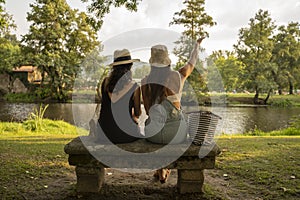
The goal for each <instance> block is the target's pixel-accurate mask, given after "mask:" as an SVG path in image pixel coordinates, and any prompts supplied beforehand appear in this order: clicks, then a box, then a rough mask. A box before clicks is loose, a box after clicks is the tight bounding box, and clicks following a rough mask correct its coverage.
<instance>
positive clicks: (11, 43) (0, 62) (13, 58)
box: [0, 0, 20, 73]
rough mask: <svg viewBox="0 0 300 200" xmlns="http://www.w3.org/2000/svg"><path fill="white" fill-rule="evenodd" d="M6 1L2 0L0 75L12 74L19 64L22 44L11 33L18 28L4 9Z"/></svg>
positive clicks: (0, 17)
mask: <svg viewBox="0 0 300 200" xmlns="http://www.w3.org/2000/svg"><path fill="white" fill-rule="evenodd" d="M4 3H5V1H4V0H0V73H3V72H5V73H10V72H11V70H12V69H13V68H14V67H15V66H16V65H17V64H18V62H19V58H20V46H19V45H20V44H19V42H18V41H17V38H16V36H15V35H12V34H11V31H12V30H13V29H15V28H16V25H15V24H14V21H13V19H12V16H11V15H9V14H8V13H7V12H6V10H5V9H4V7H3V6H4Z"/></svg>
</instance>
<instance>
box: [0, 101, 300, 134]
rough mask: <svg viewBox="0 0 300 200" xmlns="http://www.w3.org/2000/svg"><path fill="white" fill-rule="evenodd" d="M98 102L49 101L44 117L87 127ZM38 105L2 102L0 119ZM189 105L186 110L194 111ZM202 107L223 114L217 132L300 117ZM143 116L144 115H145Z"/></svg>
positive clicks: (283, 111)
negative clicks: (54, 102)
mask: <svg viewBox="0 0 300 200" xmlns="http://www.w3.org/2000/svg"><path fill="white" fill-rule="evenodd" d="M95 107H96V105H95V104H50V105H49V107H48V109H47V110H46V112H45V115H44V117H46V118H49V119H58V120H64V121H66V122H69V123H71V124H75V125H77V126H80V127H85V128H87V124H88V121H89V119H90V118H91V117H92V116H93V114H94V110H95ZM35 108H37V109H38V108H39V104H28V103H26V104H25V103H4V102H1V104H0V121H23V120H26V119H28V116H29V115H30V113H31V112H34V109H35ZM195 109H196V108H195V107H189V108H187V110H189V111H190V110H195ZM200 109H201V110H211V111H212V112H213V113H215V114H217V115H219V116H220V117H222V120H220V121H219V124H218V127H217V131H218V132H219V133H221V132H223V133H227V134H236V133H245V132H247V131H250V130H253V129H254V128H257V129H260V130H263V131H271V130H278V129H281V128H285V127H287V126H288V124H289V122H290V121H291V120H292V119H293V118H294V117H300V108H298V107H297V108H273V107H252V106H239V107H214V108H211V107H201V108H200ZM142 118H145V116H144V115H143V117H142Z"/></svg>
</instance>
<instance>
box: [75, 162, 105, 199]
mask: <svg viewBox="0 0 300 200" xmlns="http://www.w3.org/2000/svg"><path fill="white" fill-rule="evenodd" d="M75 170H76V176H77V185H76V189H77V192H79V193H84V192H99V191H100V189H101V187H102V184H103V182H104V168H101V167H78V166H76V169H75Z"/></svg>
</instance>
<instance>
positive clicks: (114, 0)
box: [81, 0, 142, 30]
mask: <svg viewBox="0 0 300 200" xmlns="http://www.w3.org/2000/svg"><path fill="white" fill-rule="evenodd" d="M81 1H82V2H88V3H89V6H88V11H89V12H90V13H93V14H94V15H95V17H91V16H89V21H90V23H91V24H92V25H93V26H94V28H96V29H97V30H99V29H100V28H101V26H102V24H103V18H104V16H105V15H106V14H108V13H109V12H110V8H111V7H112V6H114V7H121V6H125V7H126V8H127V9H128V10H130V11H137V6H138V4H139V2H141V1H142V0H81Z"/></svg>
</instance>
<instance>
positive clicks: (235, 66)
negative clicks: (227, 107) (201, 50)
mask: <svg viewBox="0 0 300 200" xmlns="http://www.w3.org/2000/svg"><path fill="white" fill-rule="evenodd" d="M209 59H210V62H209V63H210V65H209V66H208V69H211V68H212V67H215V68H216V69H217V72H215V73H219V75H220V76H221V77H222V80H223V85H224V87H225V89H226V91H233V90H237V89H241V85H242V79H241V78H240V77H241V76H242V74H243V73H244V68H245V66H244V64H243V63H242V62H241V61H239V60H238V59H237V58H236V56H235V55H234V53H233V52H229V51H225V52H224V51H214V52H213V53H212V55H210V56H209ZM209 76H216V75H214V74H213V73H211V74H210V75H209ZM210 79H212V78H210ZM216 84H218V83H216ZM219 84H220V83H219ZM218 87H219V88H220V87H221V86H218Z"/></svg>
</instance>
